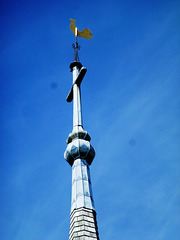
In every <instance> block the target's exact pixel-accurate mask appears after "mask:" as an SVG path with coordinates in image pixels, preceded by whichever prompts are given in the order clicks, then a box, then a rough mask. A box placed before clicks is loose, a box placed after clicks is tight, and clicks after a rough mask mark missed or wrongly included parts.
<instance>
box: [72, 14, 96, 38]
mask: <svg viewBox="0 0 180 240" xmlns="http://www.w3.org/2000/svg"><path fill="white" fill-rule="evenodd" d="M70 21H71V24H70V29H71V31H72V32H73V33H74V35H75V36H76V37H77V36H78V37H84V38H85V39H86V40H87V39H88V40H89V39H90V38H92V37H93V35H92V32H91V31H90V30H89V29H87V28H84V29H83V30H82V31H81V32H80V31H79V30H78V29H77V27H76V25H75V22H76V21H75V20H74V19H72V18H71V19H70Z"/></svg>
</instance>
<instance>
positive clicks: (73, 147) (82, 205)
mask: <svg viewBox="0 0 180 240" xmlns="http://www.w3.org/2000/svg"><path fill="white" fill-rule="evenodd" d="M71 20H72V19H71ZM74 21H75V20H74ZM73 24H74V25H73ZM72 25H73V26H72ZM70 28H71V30H72V32H73V31H74V32H73V33H74V34H75V38H76V43H75V61H73V62H72V63H71V64H70V71H71V72H72V75H73V84H72V87H71V90H70V92H69V94H68V96H67V99H66V100H67V102H71V101H72V100H73V130H72V133H70V134H69V136H68V139H67V141H66V142H67V144H68V145H67V148H66V150H65V153H64V157H65V159H66V161H67V162H68V163H69V164H70V165H71V167H72V195H71V223H70V232H69V240H78V239H87V240H88V239H89V240H90V239H94V240H95V239H97V240H99V234H98V228H97V221H96V212H95V207H94V199H93V194H92V185H91V177H90V169H89V166H90V165H91V163H92V161H93V159H94V157H95V150H94V148H93V147H92V146H91V144H90V140H91V138H90V136H89V134H88V133H87V131H85V130H84V129H83V124H82V111H81V89H80V85H81V82H82V80H83V78H84V76H85V74H86V71H87V69H86V68H85V67H83V66H82V64H81V63H80V62H78V43H77V36H80V35H78V34H82V32H83V31H82V32H79V31H78V29H77V28H76V27H75V22H73V21H71V25H70ZM74 28H75V29H74ZM73 29H74V30H73ZM83 30H84V29H83ZM82 35H83V34H82Z"/></svg>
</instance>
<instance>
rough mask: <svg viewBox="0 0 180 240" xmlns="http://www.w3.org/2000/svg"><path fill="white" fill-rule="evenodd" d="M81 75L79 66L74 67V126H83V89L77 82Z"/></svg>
mask: <svg viewBox="0 0 180 240" xmlns="http://www.w3.org/2000/svg"><path fill="white" fill-rule="evenodd" d="M78 75H79V70H78V68H77V66H74V67H73V98H74V100H73V128H75V127H76V126H82V110H81V90H80V85H79V86H78V84H77V83H76V79H77V77H78Z"/></svg>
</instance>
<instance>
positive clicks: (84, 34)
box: [70, 18, 93, 62]
mask: <svg viewBox="0 0 180 240" xmlns="http://www.w3.org/2000/svg"><path fill="white" fill-rule="evenodd" d="M70 21H71V24H70V29H71V31H72V32H73V33H74V35H75V38H76V43H75V44H73V45H72V46H73V48H74V50H75V61H76V62H77V59H78V50H79V49H80V46H79V45H78V42H77V37H84V38H85V39H86V40H87V39H88V40H89V39H90V38H92V37H93V35H92V32H91V31H90V30H89V29H87V28H84V29H83V30H82V31H81V32H80V31H79V30H78V29H77V27H76V25H75V22H76V21H75V20H74V19H72V18H71V19H70Z"/></svg>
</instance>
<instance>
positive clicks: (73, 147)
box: [64, 138, 95, 166]
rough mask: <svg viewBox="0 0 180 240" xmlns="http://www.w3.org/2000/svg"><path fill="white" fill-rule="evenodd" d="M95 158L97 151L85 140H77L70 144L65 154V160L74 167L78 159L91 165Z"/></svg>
mask: <svg viewBox="0 0 180 240" xmlns="http://www.w3.org/2000/svg"><path fill="white" fill-rule="evenodd" d="M94 157H95V150H94V148H93V147H92V146H91V144H90V142H89V141H87V140H85V139H79V138H75V139H73V141H72V142H70V143H69V144H68V146H67V148H66V151H65V153H64V158H65V159H66V161H67V162H68V163H69V164H70V165H71V166H72V165H73V162H74V160H76V159H77V158H81V159H85V160H86V162H87V163H88V165H91V163H92V161H93V159H94Z"/></svg>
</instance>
